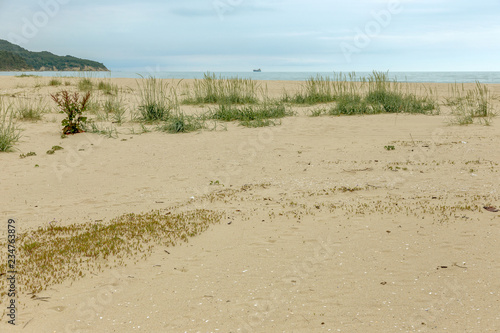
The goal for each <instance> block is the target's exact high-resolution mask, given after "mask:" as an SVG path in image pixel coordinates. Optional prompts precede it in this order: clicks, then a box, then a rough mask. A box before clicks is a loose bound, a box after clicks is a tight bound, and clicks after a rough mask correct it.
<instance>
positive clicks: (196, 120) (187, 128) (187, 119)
mask: <svg viewBox="0 0 500 333" xmlns="http://www.w3.org/2000/svg"><path fill="white" fill-rule="evenodd" d="M203 128H205V122H204V121H203V119H201V118H200V117H195V116H189V115H185V114H184V113H176V114H174V115H172V116H171V117H170V118H168V119H167V120H166V121H165V122H164V123H163V124H161V125H160V126H159V127H158V130H160V131H162V132H168V133H188V132H193V131H198V130H200V129H203Z"/></svg>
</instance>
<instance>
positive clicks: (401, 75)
mask: <svg viewBox="0 0 500 333" xmlns="http://www.w3.org/2000/svg"><path fill="white" fill-rule="evenodd" d="M379 72H387V73H388V77H389V79H390V80H396V81H399V82H411V83H473V82H476V81H478V82H481V83H490V84H495V83H499V84H500V71H393V72H391V71H379ZM206 73H210V74H215V75H216V76H217V77H219V76H221V77H225V78H228V77H238V78H245V79H253V80H263V81H305V80H308V79H310V78H311V77H316V76H318V75H320V76H323V77H332V76H334V75H336V74H337V75H338V74H349V73H354V74H356V77H358V78H362V77H367V76H369V75H371V74H372V73H373V71H296V72H292V71H269V72H266V71H265V70H263V71H262V72H253V71H156V70H142V71H138V70H125V69H117V70H113V69H112V70H110V71H108V72H99V71H95V72H94V71H92V72H84V71H74V72H73V71H45V72H44V71H23V72H21V71H10V72H0V75H1V76H23V75H36V76H41V77H93V78H131V79H138V78H141V76H142V77H148V76H154V77H157V78H160V79H202V78H203V77H204V75H205V74H206Z"/></svg>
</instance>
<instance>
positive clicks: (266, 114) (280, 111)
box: [207, 102, 293, 127]
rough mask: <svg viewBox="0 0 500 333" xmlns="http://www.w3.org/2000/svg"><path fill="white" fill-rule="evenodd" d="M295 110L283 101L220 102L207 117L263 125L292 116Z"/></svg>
mask: <svg viewBox="0 0 500 333" xmlns="http://www.w3.org/2000/svg"><path fill="white" fill-rule="evenodd" d="M292 115H293V112H292V111H290V110H288V109H287V107H286V106H285V104H283V103H281V102H267V103H264V104H259V105H245V106H239V105H234V104H231V103H228V102H226V103H220V104H219V105H218V107H217V109H214V110H210V111H209V112H208V115H207V118H209V119H214V120H221V121H234V120H238V121H239V122H240V124H241V125H243V126H247V127H262V126H269V125H275V124H276V123H275V122H274V121H273V120H272V119H278V118H283V117H286V116H292Z"/></svg>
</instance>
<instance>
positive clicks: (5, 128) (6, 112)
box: [0, 98, 21, 152]
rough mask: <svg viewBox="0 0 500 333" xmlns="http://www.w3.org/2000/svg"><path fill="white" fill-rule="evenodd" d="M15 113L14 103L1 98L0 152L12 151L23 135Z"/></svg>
mask: <svg viewBox="0 0 500 333" xmlns="http://www.w3.org/2000/svg"><path fill="white" fill-rule="evenodd" d="M14 117H15V113H14V110H13V108H12V105H10V104H6V103H5V102H4V101H3V100H2V99H1V98H0V152H8V151H12V148H13V147H14V145H15V144H16V143H17V142H18V141H19V138H20V137H21V130H20V129H19V128H18V127H17V125H16V123H15V121H14Z"/></svg>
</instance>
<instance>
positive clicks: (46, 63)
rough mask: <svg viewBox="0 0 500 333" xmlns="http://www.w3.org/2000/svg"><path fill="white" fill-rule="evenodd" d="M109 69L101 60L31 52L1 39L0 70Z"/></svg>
mask: <svg viewBox="0 0 500 333" xmlns="http://www.w3.org/2000/svg"><path fill="white" fill-rule="evenodd" d="M20 70H33V71H107V70H108V69H107V68H106V66H104V65H103V64H102V63H100V62H96V61H92V60H87V59H80V58H76V57H72V56H69V55H67V56H57V55H55V54H53V53H50V52H47V51H42V52H31V51H28V50H26V49H24V48H22V47H20V46H18V45H15V44H12V43H9V42H8V41H6V40H3V39H0V71H20Z"/></svg>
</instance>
